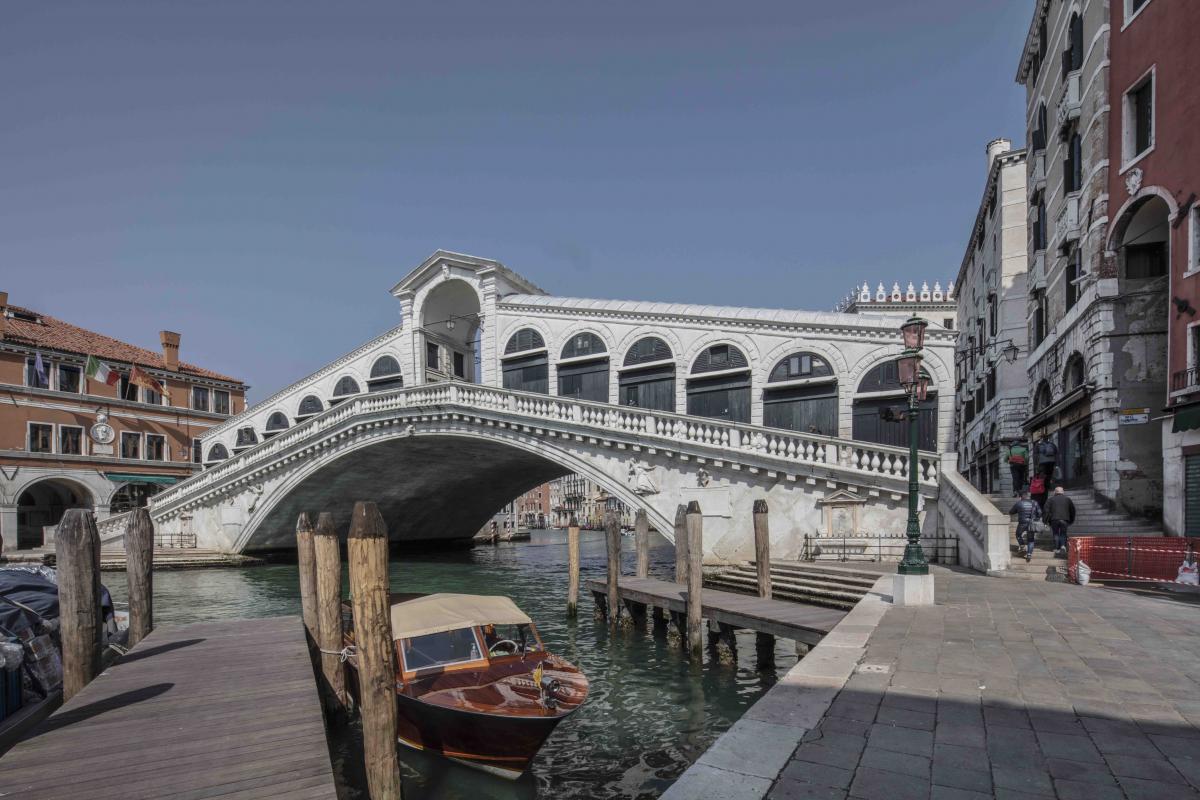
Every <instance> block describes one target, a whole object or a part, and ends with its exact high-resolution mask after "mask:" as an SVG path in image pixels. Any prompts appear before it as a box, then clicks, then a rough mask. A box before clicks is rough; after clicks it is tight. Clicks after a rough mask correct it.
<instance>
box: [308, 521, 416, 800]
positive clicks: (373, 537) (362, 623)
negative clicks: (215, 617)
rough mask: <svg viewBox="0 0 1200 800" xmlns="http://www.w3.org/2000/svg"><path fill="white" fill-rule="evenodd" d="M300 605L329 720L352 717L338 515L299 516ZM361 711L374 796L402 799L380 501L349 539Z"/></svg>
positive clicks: (352, 524) (352, 529)
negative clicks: (335, 517) (317, 659)
mask: <svg viewBox="0 0 1200 800" xmlns="http://www.w3.org/2000/svg"><path fill="white" fill-rule="evenodd" d="M296 551H297V556H298V562H299V568H300V604H301V611H302V614H303V617H304V626H305V628H306V629H307V630H308V635H309V638H310V642H311V643H312V645H313V647H314V649H315V650H316V651H317V652H318V653H319V655H320V667H321V669H320V674H321V683H322V696H323V698H324V702H325V708H326V711H327V718H328V719H329V720H330V721H342V720H344V719H345V710H346V708H347V706H348V703H349V696H348V694H347V690H346V673H345V667H344V662H345V658H346V655H347V651H346V650H345V649H344V646H343V631H342V556H341V550H340V548H339V537H338V532H337V528H336V527H335V526H334V523H333V515H332V514H330V513H322V514H320V515H319V516H318V517H317V524H316V526H315V527H314V526H313V524H312V518H311V517H310V516H309V515H308V514H301V515H300V517H299V519H298V520H297V521H296ZM346 560H347V562H348V564H349V568H350V569H349V571H350V603H351V609H352V613H353V615H354V655H355V668H356V671H357V679H358V710H359V715H360V717H361V720H362V732H363V756H364V761H365V764H366V776H367V790H368V792H369V793H370V796H371V797H372V798H376V799H377V800H378V799H380V798H389V800H391V799H395V798H400V796H401V789H400V762H399V758H398V756H397V753H396V660H395V652H396V651H395V644H394V642H393V640H392V623H391V598H390V594H391V592H390V586H389V581H388V533H387V526H386V525H385V524H384V521H383V517H382V516H381V515H380V513H379V509H378V508H377V507H376V505H375V504H374V503H368V502H357V503H355V504H354V514H353V516H352V517H351V521H350V532H349V535H348V536H347V538H346Z"/></svg>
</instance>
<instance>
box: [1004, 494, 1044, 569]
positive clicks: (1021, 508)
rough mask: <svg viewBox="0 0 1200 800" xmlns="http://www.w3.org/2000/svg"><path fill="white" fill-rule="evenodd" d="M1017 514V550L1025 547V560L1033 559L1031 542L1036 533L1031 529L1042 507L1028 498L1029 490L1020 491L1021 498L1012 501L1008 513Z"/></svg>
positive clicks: (1040, 513) (1040, 514) (1039, 516)
mask: <svg viewBox="0 0 1200 800" xmlns="http://www.w3.org/2000/svg"><path fill="white" fill-rule="evenodd" d="M1013 514H1016V515H1017V552H1020V551H1021V548H1025V562H1026V563H1028V562H1029V561H1031V560H1032V559H1033V543H1034V540H1035V539H1037V533H1036V531H1034V530H1033V527H1034V523H1035V522H1037V521H1038V519H1039V518H1041V516H1042V507H1041V506H1039V505H1038V504H1037V503H1035V502H1034V501H1033V500H1030V499H1029V492H1021V499H1020V500H1018V501H1017V502H1015V503H1013V507H1012V508H1010V509H1009V510H1008V515H1009V516H1010V517H1011V516H1012V515H1013Z"/></svg>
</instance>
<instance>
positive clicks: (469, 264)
mask: <svg viewBox="0 0 1200 800" xmlns="http://www.w3.org/2000/svg"><path fill="white" fill-rule="evenodd" d="M443 264H447V265H450V266H458V267H465V268H466V269H470V270H473V271H476V272H484V271H487V270H495V271H496V272H498V273H500V274H501V275H503V276H504V277H505V278H507V279H508V281H509V282H510V283H512V284H514V285H515V286H520V287H522V288H523V289H525V291H527V292H530V293H531V294H534V295H537V294H546V290H545V289H543V288H542V287H540V286H538V285H537V284H536V283H534V282H533V281H531V280H529V279H528V278H526V277H525V276H524V275H520V274H518V273H516V272H513V271H512V270H511V269H509V268H508V267H506V266H504V265H503V264H501V263H500V262H499V261H496V260H495V259H491V258H481V257H479V256H472V255H468V254H466V253H455V252H454V251H452V250H441V249H439V250H434V251H433V254H432V255H430V256H429V258H427V259H425V260H424V261H422V262H421V263H420V264H419V265H417V267H416V268H415V269H413V270H412V271H411V272H409V273H408V274H407V275H405V276H404V277H403V278H401V279H400V282H399V283H397V284H396V285H395V286H393V287H392V289H391V293H392V295H394V296H396V297H400V296H402V295H405V294H411V293H414V292H416V290H417V287H418V286H420V285H421V284H422V283H423V282H424V281H425V279H426V278H427V277H428V274H429V273H430V272H433V271H435V270H437V269H439V268H440V267H441V266H442V265H443Z"/></svg>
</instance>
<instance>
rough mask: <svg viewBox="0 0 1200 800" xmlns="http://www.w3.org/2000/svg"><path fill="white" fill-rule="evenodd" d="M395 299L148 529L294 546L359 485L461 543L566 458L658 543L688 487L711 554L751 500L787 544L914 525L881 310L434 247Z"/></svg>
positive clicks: (935, 445) (923, 468)
mask: <svg viewBox="0 0 1200 800" xmlns="http://www.w3.org/2000/svg"><path fill="white" fill-rule="evenodd" d="M391 293H392V294H393V295H394V296H395V298H396V299H397V300H398V301H399V304H400V314H401V319H402V322H401V324H400V325H399V326H397V327H395V328H393V329H392V330H389V331H387V332H385V333H383V334H382V335H380V336H379V337H377V338H375V339H373V340H372V341H370V342H368V343H366V344H364V345H363V346H362V347H359V348H358V349H357V350H355V351H353V352H351V353H348V354H347V355H345V356H344V357H342V358H340V359H337V360H336V361H334V362H333V363H331V364H328V365H327V366H325V367H324V368H322V369H320V370H318V371H317V372H315V373H313V374H312V375H309V376H307V377H305V378H303V379H301V380H299V381H297V382H296V383H294V384H292V385H291V386H288V387H287V388H285V389H283V390H282V391H280V392H277V393H275V394H274V395H272V396H271V397H268V398H267V399H266V400H264V401H262V402H260V403H258V404H257V405H255V406H253V407H252V408H249V409H247V410H246V411H245V412H244V413H242V414H239V415H237V416H236V417H233V418H231V419H229V420H228V421H227V422H225V423H224V424H222V425H220V426H218V427H216V428H214V429H213V430H211V431H210V432H209V433H208V434H207V435H206V436H205V437H204V439H203V442H202V446H203V457H204V462H205V466H206V469H205V471H204V472H203V473H201V474H200V475H198V476H196V477H194V478H192V479H190V480H188V481H186V482H184V483H182V484H180V485H178V486H176V487H172V488H171V489H170V490H168V491H165V492H163V493H162V494H161V495H159V496H158V497H156V498H155V499H154V502H153V505H152V513H153V515H154V517H155V519H156V521H157V523H158V525H159V527H160V529H161V530H163V531H166V532H180V533H185V534H195V535H196V537H197V538H198V541H199V543H200V544H201V546H207V547H216V548H220V549H223V550H228V551H243V550H255V549H266V548H274V547H286V546H289V544H290V542H291V541H292V538H293V529H294V524H295V519H296V515H297V513H298V512H300V511H313V512H317V511H322V510H329V511H333V512H334V513H335V515H336V516H337V517H338V518H339V520H341V521H342V522H343V523H344V522H345V521H346V520H347V519H348V515H349V511H350V508H351V506H352V504H353V502H354V501H355V500H360V499H364V500H374V501H376V502H378V503H379V505H380V509H381V511H382V512H383V514H384V517H385V519H386V520H387V521H388V523H389V527H390V530H391V533H392V535H393V536H394V537H395V538H404V539H439V538H455V537H462V536H465V535H469V534H470V533H472V532H474V531H476V530H478V528H479V526H480V525H481V524H482V523H483V521H484V520H486V519H487V518H488V517H489V516H490V515H491V514H492V513H493V512H494V511H495V510H496V509H497V508H499V507H501V506H502V505H503V504H504V503H506V502H508V501H510V500H511V499H512V498H513V497H515V496H517V495H519V494H521V493H522V492H523V491H526V490H528V489H529V488H531V487H533V486H536V485H538V484H539V483H542V482H543V481H546V480H548V479H551V478H554V477H556V476H558V475H563V474H567V473H571V472H574V473H578V474H581V475H585V476H587V477H588V478H590V479H591V480H594V481H596V482H597V483H598V484H600V485H602V486H604V487H605V488H606V490H607V491H608V493H609V495H610V496H612V497H614V498H616V499H618V500H620V501H621V502H623V503H625V504H626V505H628V506H630V507H632V508H644V509H645V510H646V511H647V513H648V515H649V516H650V520H651V524H652V525H653V526H654V527H656V528H657V529H658V530H659V531H660V532H662V533H663V534H664V535H666V536H667V537H668V538H670V537H671V531H672V520H673V518H674V515H675V510H676V508H677V506H678V505H679V504H680V503H686V502H688V501H689V500H698V501H699V502H700V504H701V508H702V510H703V512H704V514H705V551H706V555H708V556H709V557H710V558H714V559H736V558H743V557H747V556H748V555H749V554H750V553H752V551H753V546H752V543H751V534H750V526H749V520H750V513H751V505H752V503H753V501H754V500H755V499H758V498H766V499H767V501H768V503H769V504H770V506H771V510H772V517H771V531H772V541H773V546H774V548H775V552H776V553H777V554H778V556H779V557H782V558H795V557H798V556H799V554H800V553H801V550H802V548H803V547H804V546H805V537H806V536H807V537H809V538H810V541H811V540H813V539H815V538H848V539H854V538H855V537H868V536H876V535H879V534H883V535H891V536H895V535H900V534H902V533H903V530H904V524H905V506H906V503H907V476H906V475H907V473H906V469H907V462H908V450H907V447H906V445H907V426H906V425H905V424H902V423H899V422H888V421H885V420H884V418H883V416H882V415H881V411H883V410H884V409H886V408H888V407H894V406H900V405H902V404H904V403H905V402H906V400H905V397H904V393H903V391H902V389H901V387H900V386H899V383H898V379H897V375H896V368H895V359H896V357H897V355H898V354H899V353H900V350H901V344H900V342H901V337H900V332H899V330H898V324H899V322H898V321H897V319H896V318H895V317H894V316H891V317H889V316H885V315H872V314H869V313H861V312H860V313H857V314H847V313H831V312H812V311H790V310H770V309H754V308H730V307H722V306H706V305H689V304H681V303H657V302H640V301H619V300H586V299H577V298H565V297H555V296H553V295H549V294H547V293H546V292H545V291H543V290H542V289H540V288H539V287H537V286H536V285H534V284H533V283H531V282H530V281H528V280H526V279H525V278H523V277H521V276H520V275H518V274H517V273H515V272H513V271H511V270H509V269H507V268H506V267H504V266H503V265H502V264H500V263H499V262H497V261H492V260H489V259H484V258H476V257H473V256H466V255H460V254H456V253H450V252H445V251H438V252H436V253H434V254H433V255H432V256H431V257H430V258H428V259H427V260H426V261H425V262H424V263H422V264H421V265H420V266H418V267H417V268H416V269H414V270H413V271H412V272H410V273H409V274H408V275H407V276H405V277H404V279H403V280H401V281H400V282H399V283H397V284H396V285H395V286H394V287H393V288H392V292H391ZM954 343H955V334H954V333H953V332H951V331H947V330H945V329H944V328H943V327H942V326H941V325H940V324H938V322H937V321H936V320H934V321H932V324H930V326H929V329H928V331H927V334H926V350H925V356H926V358H925V362H924V363H925V370H926V372H927V374H928V378H929V381H930V384H929V393H928V395H929V398H928V400H926V401H925V402H924V403H923V404H922V407H921V412H920V420H921V431H920V436H921V445H920V446H921V449H922V455H921V459H920V466H919V471H920V475H921V486H922V495H923V496H924V498H925V501H924V504H923V509H924V510H923V512H922V513H923V525H924V528H925V530H926V531H927V533H929V535H934V534H937V533H940V534H943V535H953V534H954V530H957V528H955V525H960V522H952V523H951V524H949V525H948V524H947V521H946V519H942V518H941V516H939V514H938V513H937V505H936V502H935V500H936V498H937V497H938V494H939V476H940V475H941V473H942V456H941V455H940V454H941V453H943V452H946V451H952V450H953V442H951V441H950V436H951V420H952V418H953V406H954V384H953V381H954V374H953V350H954ZM951 458H952V455H951ZM951 471H952V470H951ZM971 513H974V512H973V511H969V512H961V511H960V512H959V513H958V514H957V517H956V519H966V518H967V517H969V516H970V514H971ZM947 519H949V517H947ZM976 527H979V526H978V525H976ZM984 527H986V526H984ZM1002 551H1003V552H1002ZM959 553H960V558H961V560H962V561H964V563H974V565H976V566H979V567H982V568H989V567H991V568H995V567H997V563H998V562H997V560H998V559H999V560H1005V559H1006V558H1007V546H1006V545H1004V546H1000V545H995V544H989V543H988V542H987V538H986V536H983V537H982V538H981V537H978V536H977V537H976V540H975V541H972V542H969V543H967V544H966V545H965V546H963V545H961V544H960V547H959Z"/></svg>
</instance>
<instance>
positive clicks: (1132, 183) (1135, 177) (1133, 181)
mask: <svg viewBox="0 0 1200 800" xmlns="http://www.w3.org/2000/svg"><path fill="white" fill-rule="evenodd" d="M1144 174H1145V173H1143V172H1142V168H1141V167H1134V168H1133V169H1131V170H1129V174H1127V175H1126V176H1125V188H1126V189H1128V190H1129V193H1130V194H1137V193H1138V192H1139V191H1140V190H1141V188H1142V177H1143V175H1144Z"/></svg>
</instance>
